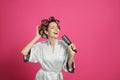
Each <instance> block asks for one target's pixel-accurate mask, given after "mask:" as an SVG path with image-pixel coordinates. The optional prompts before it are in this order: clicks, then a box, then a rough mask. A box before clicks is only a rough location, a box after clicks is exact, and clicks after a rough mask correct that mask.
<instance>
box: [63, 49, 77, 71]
mask: <svg viewBox="0 0 120 80" xmlns="http://www.w3.org/2000/svg"><path fill="white" fill-rule="evenodd" d="M69 53H70V51H69V49H68V48H67V54H66V56H65V61H64V64H63V69H64V71H65V72H70V73H74V70H75V63H74V60H73V62H72V68H70V69H69V67H68V59H69Z"/></svg>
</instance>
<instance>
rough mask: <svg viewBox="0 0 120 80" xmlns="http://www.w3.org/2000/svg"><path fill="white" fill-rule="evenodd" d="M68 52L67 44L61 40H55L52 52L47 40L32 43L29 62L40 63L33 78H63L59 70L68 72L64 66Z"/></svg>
mask: <svg viewBox="0 0 120 80" xmlns="http://www.w3.org/2000/svg"><path fill="white" fill-rule="evenodd" d="M68 53H69V50H68V46H67V45H66V44H65V42H64V41H62V40H56V42H55V46H54V50H53V52H52V49H51V46H50V42H49V40H46V41H42V42H38V43H36V44H34V45H33V47H32V48H31V52H30V58H29V62H35V63H36V62H39V63H40V64H41V69H40V70H39V71H38V72H37V74H36V78H35V80H63V76H62V72H61V70H62V69H64V70H65V71H66V72H68V70H67V67H66V64H67V60H68ZM73 62H74V61H73ZM74 68H75V66H74Z"/></svg>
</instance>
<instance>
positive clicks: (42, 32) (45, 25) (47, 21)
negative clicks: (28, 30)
mask: <svg viewBox="0 0 120 80" xmlns="http://www.w3.org/2000/svg"><path fill="white" fill-rule="evenodd" d="M51 22H55V23H56V24H57V25H58V28H59V29H60V26H59V23H60V21H59V20H57V19H55V18H54V17H53V16H51V17H49V19H43V20H41V24H40V25H39V34H40V35H41V37H42V38H47V39H48V35H47V34H46V33H45V30H46V31H47V30H48V27H49V24H50V23H51Z"/></svg>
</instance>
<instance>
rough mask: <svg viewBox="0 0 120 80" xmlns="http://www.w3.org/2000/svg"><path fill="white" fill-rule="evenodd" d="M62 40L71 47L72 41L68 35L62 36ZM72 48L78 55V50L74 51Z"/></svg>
mask: <svg viewBox="0 0 120 80" xmlns="http://www.w3.org/2000/svg"><path fill="white" fill-rule="evenodd" d="M62 39H63V41H64V42H65V43H66V44H67V45H70V44H71V43H72V42H71V41H70V39H69V38H68V37H67V36H66V35H63V36H62ZM71 48H72V50H73V51H74V52H76V53H77V50H76V49H73V47H71Z"/></svg>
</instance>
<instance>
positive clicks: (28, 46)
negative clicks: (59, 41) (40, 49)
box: [21, 26, 41, 55]
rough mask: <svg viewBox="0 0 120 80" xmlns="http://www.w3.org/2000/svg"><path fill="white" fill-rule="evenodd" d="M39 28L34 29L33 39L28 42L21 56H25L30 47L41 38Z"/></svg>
mask: <svg viewBox="0 0 120 80" xmlns="http://www.w3.org/2000/svg"><path fill="white" fill-rule="evenodd" d="M38 28H39V27H38V26H37V28H36V36H35V37H34V38H33V40H32V41H30V42H29V43H28V44H27V45H26V46H25V47H24V48H23V49H22V51H21V53H22V54H23V55H27V54H28V52H29V50H30V49H31V47H32V46H33V45H34V44H35V43H36V41H37V40H38V39H39V38H41V35H40V34H39V29H38Z"/></svg>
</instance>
